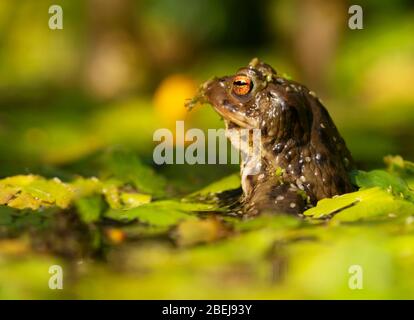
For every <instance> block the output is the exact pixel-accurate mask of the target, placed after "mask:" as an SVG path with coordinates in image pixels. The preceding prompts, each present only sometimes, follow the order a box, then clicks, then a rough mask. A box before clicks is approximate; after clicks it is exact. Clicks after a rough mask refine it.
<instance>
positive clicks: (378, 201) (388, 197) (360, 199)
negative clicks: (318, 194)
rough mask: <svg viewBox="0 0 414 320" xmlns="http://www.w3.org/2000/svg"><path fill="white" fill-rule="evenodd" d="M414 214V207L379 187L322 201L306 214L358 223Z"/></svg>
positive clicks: (316, 217) (313, 216) (317, 217)
mask: <svg viewBox="0 0 414 320" xmlns="http://www.w3.org/2000/svg"><path fill="white" fill-rule="evenodd" d="M409 214H414V205H413V204H412V203H410V202H408V201H404V200H401V199H399V198H396V197H394V196H393V195H392V194H391V193H390V192H387V191H385V190H383V189H381V188H379V187H374V188H369V189H365V190H360V191H357V192H352V193H347V194H344V195H341V196H337V197H333V198H330V199H322V200H320V201H319V202H318V204H317V206H316V207H314V208H311V209H309V210H307V211H305V212H304V215H305V216H307V217H312V218H314V219H327V218H331V217H332V219H333V220H335V221H357V220H362V219H373V218H377V217H381V216H387V217H390V218H392V217H395V216H398V215H409Z"/></svg>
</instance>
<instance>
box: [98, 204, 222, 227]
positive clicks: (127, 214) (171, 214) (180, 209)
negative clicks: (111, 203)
mask: <svg viewBox="0 0 414 320" xmlns="http://www.w3.org/2000/svg"><path fill="white" fill-rule="evenodd" d="M213 209H215V208H214V206H212V205H209V204H202V203H185V202H179V201H174V200H165V201H156V202H152V203H148V204H144V205H141V206H139V207H137V208H133V209H130V210H109V211H108V212H106V214H105V216H106V217H108V218H111V219H114V220H118V221H123V222H128V221H132V220H135V219H138V220H139V221H140V222H144V223H148V224H150V225H156V226H172V225H175V224H177V223H178V222H180V221H182V220H188V219H196V217H195V216H194V215H192V214H191V213H195V212H202V211H212V210H213Z"/></svg>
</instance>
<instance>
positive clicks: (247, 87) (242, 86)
mask: <svg viewBox="0 0 414 320" xmlns="http://www.w3.org/2000/svg"><path fill="white" fill-rule="evenodd" d="M252 88H253V83H252V80H250V78H249V77H247V76H243V75H240V76H235V77H234V79H233V92H234V93H235V94H237V95H238V96H244V95H246V94H248V93H249V92H250V91H251V90H252Z"/></svg>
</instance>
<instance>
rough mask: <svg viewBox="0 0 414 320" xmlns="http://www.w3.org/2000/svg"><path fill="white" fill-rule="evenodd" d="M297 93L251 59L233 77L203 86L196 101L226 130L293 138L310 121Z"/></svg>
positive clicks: (271, 70) (301, 132)
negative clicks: (257, 131)
mask: <svg viewBox="0 0 414 320" xmlns="http://www.w3.org/2000/svg"><path fill="white" fill-rule="evenodd" d="M287 87H289V88H287ZM292 88H293V89H292ZM301 90H302V87H300V86H299V85H297V86H295V83H294V82H291V81H289V80H286V79H284V78H282V77H280V76H278V75H277V73H276V71H275V70H274V69H273V68H272V67H271V66H269V65H268V64H265V63H263V62H260V61H259V60H258V59H257V58H255V59H253V60H252V61H251V62H250V63H249V65H248V66H247V67H244V68H241V69H239V71H238V72H237V73H236V74H235V75H232V76H225V77H221V78H214V79H211V80H209V81H207V82H206V83H204V84H203V85H202V87H201V89H200V93H199V96H198V99H199V100H203V101H206V102H208V103H210V104H211V105H212V106H213V107H214V109H215V110H216V111H217V112H218V113H219V114H220V115H221V116H222V117H223V118H224V120H225V121H226V122H227V123H228V124H229V125H230V127H239V128H247V129H261V130H262V131H263V130H264V132H265V134H266V135H267V136H274V137H275V138H293V136H294V135H298V134H302V135H303V134H305V132H306V131H307V130H308V129H309V127H308V126H309V121H310V119H311V117H309V114H308V111H307V110H308V108H307V107H306V105H305V104H304V102H303V96H302V92H301Z"/></svg>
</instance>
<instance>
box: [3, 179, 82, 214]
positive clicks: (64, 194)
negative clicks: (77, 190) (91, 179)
mask: <svg viewBox="0 0 414 320" xmlns="http://www.w3.org/2000/svg"><path fill="white" fill-rule="evenodd" d="M73 196H74V191H73V189H72V188H71V187H70V186H69V185H68V184H65V183H63V182H61V181H60V180H59V179H51V180H46V179H45V178H43V177H40V176H36V175H26V176H23V175H20V176H14V177H9V178H5V179H2V180H0V204H3V205H4V204H7V205H8V206H10V207H12V208H16V209H26V208H28V209H32V210H36V209H38V208H40V207H42V206H43V207H48V206H52V205H56V206H58V207H60V208H67V207H68V206H69V204H70V203H71V201H72V199H73Z"/></svg>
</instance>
